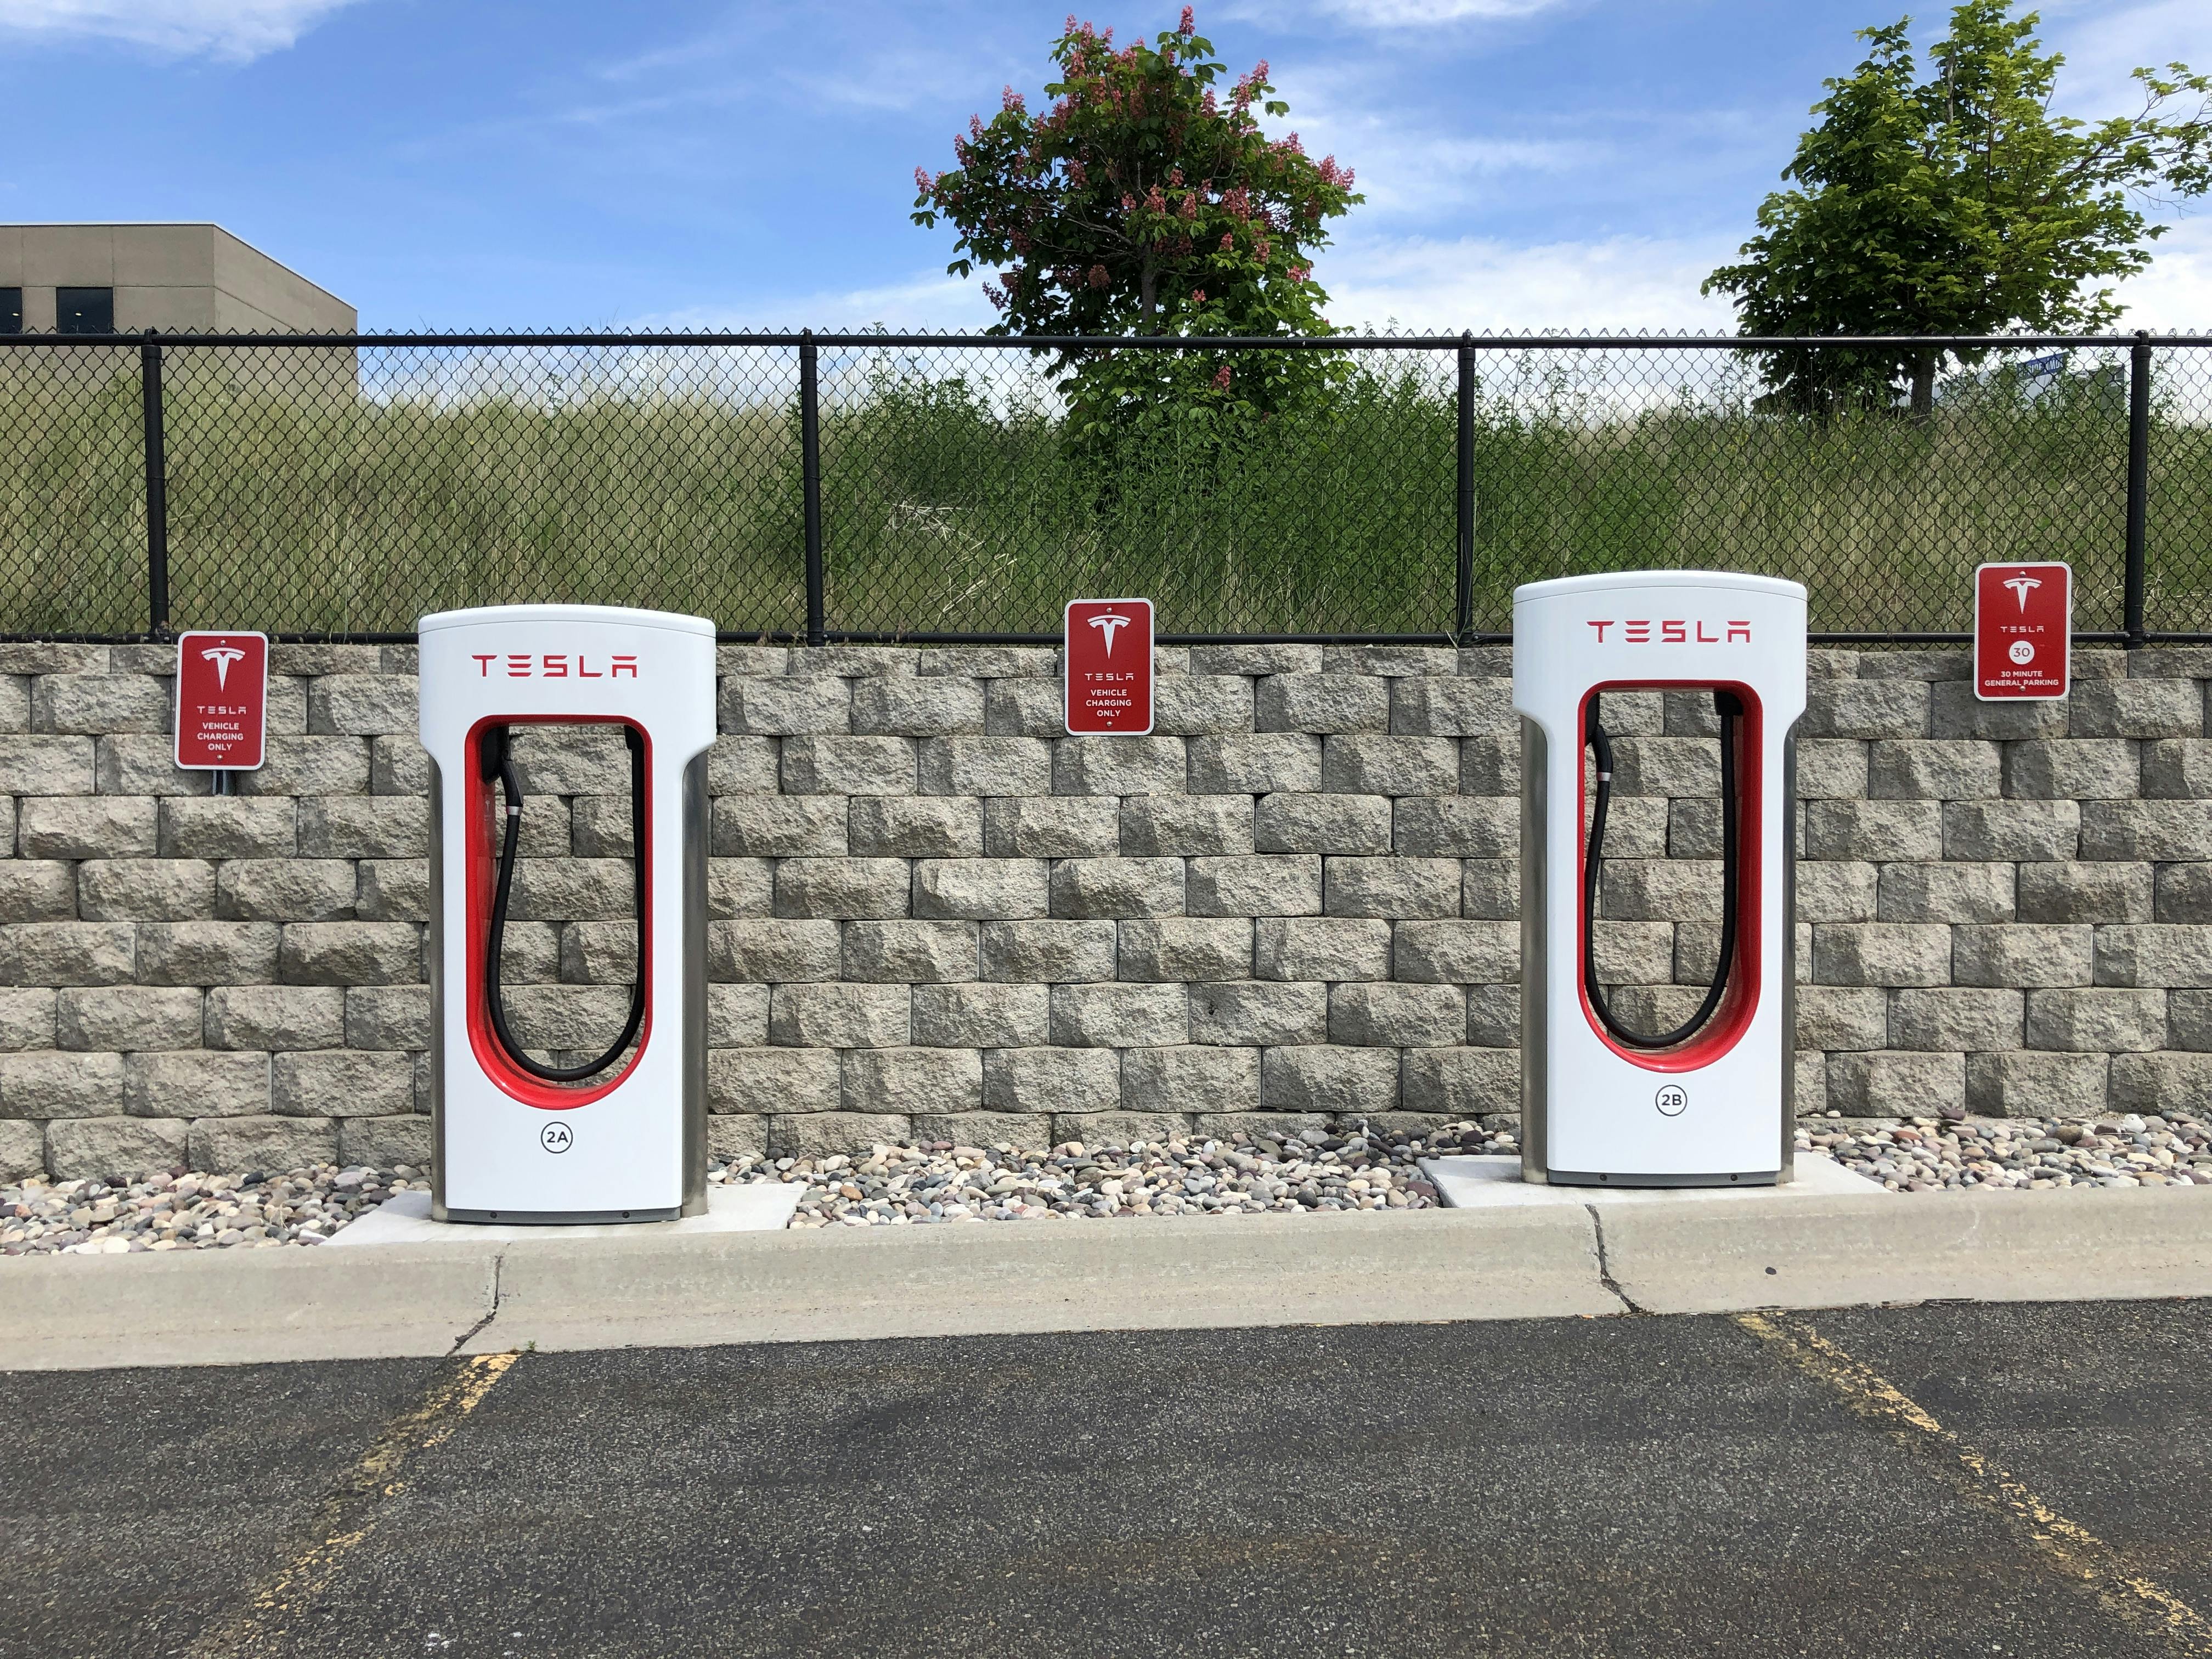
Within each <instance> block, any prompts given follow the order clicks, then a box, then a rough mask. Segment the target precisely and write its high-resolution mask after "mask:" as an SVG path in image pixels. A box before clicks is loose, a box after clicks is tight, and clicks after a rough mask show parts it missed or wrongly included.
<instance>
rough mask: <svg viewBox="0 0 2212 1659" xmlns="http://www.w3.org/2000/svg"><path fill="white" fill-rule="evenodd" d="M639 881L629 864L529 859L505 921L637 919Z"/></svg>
mask: <svg viewBox="0 0 2212 1659" xmlns="http://www.w3.org/2000/svg"><path fill="white" fill-rule="evenodd" d="M362 867H363V869H367V868H368V866H367V864H366V863H364V865H363V866H362ZM426 873H427V872H426ZM636 881H637V878H636V873H635V869H634V868H633V866H631V864H630V861H629V860H628V859H579V858H559V859H525V860H520V863H519V865H518V866H517V868H516V870H515V872H514V884H513V889H512V891H511V894H510V896H509V900H508V910H507V915H508V916H509V918H510V919H512V920H513V921H622V920H624V919H627V918H629V917H630V916H632V915H635V914H636V903H637V887H636ZM358 908H360V904H359V900H358V899H356V909H358Z"/></svg>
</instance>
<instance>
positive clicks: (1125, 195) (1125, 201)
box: [1121, 190, 1137, 213]
mask: <svg viewBox="0 0 2212 1659" xmlns="http://www.w3.org/2000/svg"><path fill="white" fill-rule="evenodd" d="M1136 210H1137V198H1136V197H1133V196H1132V195H1130V194H1129V192H1128V191H1126V190H1125V191H1122V192H1121V211H1122V212H1124V213H1134V212H1135V211H1136Z"/></svg>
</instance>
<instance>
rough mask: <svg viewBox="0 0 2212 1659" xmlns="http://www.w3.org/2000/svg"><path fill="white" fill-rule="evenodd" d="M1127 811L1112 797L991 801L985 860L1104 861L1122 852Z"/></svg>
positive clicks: (1156, 799)
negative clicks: (1122, 818) (1117, 851)
mask: <svg viewBox="0 0 2212 1659" xmlns="http://www.w3.org/2000/svg"><path fill="white" fill-rule="evenodd" d="M1182 799H1185V798H1184V797H1182V796H1170V795H1145V796H1138V797H1135V798H1133V799H1132V800H1131V801H1130V802H1129V803H1128V804H1129V805H1155V804H1158V803H1161V802H1168V801H1174V802H1180V801H1182ZM1122 805H1123V803H1121V801H1119V800H1116V799H1113V798H1112V797H1111V796H1099V797H1096V798H1093V797H1090V796H1083V795H1016V796H1011V797H1008V798H1006V799H998V800H987V801H985V802H984V803H983V848H982V850H983V854H984V855H985V856H986V857H987V858H994V859H1073V858H1103V857H1105V856H1106V855H1108V854H1111V853H1113V852H1115V850H1116V849H1117V848H1120V847H1121V814H1122ZM1127 850H1129V851H1131V852H1137V851H1140V850H1151V849H1140V848H1129V849H1127Z"/></svg>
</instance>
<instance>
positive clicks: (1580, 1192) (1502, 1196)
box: [340, 1155, 1897, 1237]
mask: <svg viewBox="0 0 2212 1659" xmlns="http://www.w3.org/2000/svg"><path fill="white" fill-rule="evenodd" d="M1421 1172H1422V1173H1423V1174H1424V1175H1425V1176H1428V1178H1429V1179H1430V1180H1431V1181H1432V1182H1435V1183H1436V1188H1437V1194H1438V1195H1439V1196H1440V1197H1442V1198H1443V1201H1444V1203H1445V1204H1446V1205H1447V1206H1449V1207H1450V1208H1452V1209H1455V1210H1478V1209H1496V1208H1499V1207H1510V1206H1538V1207H1541V1206H1547V1205H1562V1204H1565V1205H1572V1206H1577V1207H1580V1206H1583V1205H1585V1204H1601V1205H1604V1206H1607V1208H1610V1207H1611V1206H1613V1205H1615V1204H1662V1205H1674V1204H1710V1203H1715V1202H1719V1203H1738V1202H1741V1201H1742V1200H1746V1199H1765V1200H1769V1201H1774V1200H1790V1199H1799V1198H1854V1197H1856V1198H1894V1197H1896V1196H1897V1194H1894V1193H1893V1192H1891V1191H1890V1190H1889V1188H1887V1187H1885V1186H1883V1185H1882V1184H1881V1182H1878V1181H1869V1180H1868V1179H1867V1178H1866V1176H1863V1175H1860V1174H1858V1173H1857V1171H1856V1170H1849V1169H1846V1168H1845V1167H1844V1165H1842V1164H1838V1163H1837V1162H1836V1160H1835V1159H1833V1158H1814V1157H1810V1156H1808V1157H1802V1158H1799V1159H1798V1160H1797V1163H1796V1179H1795V1180H1793V1181H1791V1182H1789V1183H1788V1184H1787V1185H1786V1186H1781V1187H1668V1188H1660V1187H1553V1186H1547V1185H1546V1184H1544V1183H1542V1182H1526V1181H1523V1180H1522V1179H1521V1160H1520V1159H1519V1158H1500V1157H1497V1156H1494V1155H1492V1156H1486V1157H1465V1158H1423V1159H1422V1160H1421ZM356 1225H357V1224H356ZM340 1237H343V1234H341V1235H340Z"/></svg>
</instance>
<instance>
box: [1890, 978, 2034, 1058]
mask: <svg viewBox="0 0 2212 1659" xmlns="http://www.w3.org/2000/svg"><path fill="white" fill-rule="evenodd" d="M2022 996H2023V994H2022V993H2021V992H2019V991H2015V990H2009V989H2005V988H2002V987H1970V986H1944V987H1937V988H1934V989H1924V990H1923V989H1910V990H1900V991H1897V992H1894V993H1893V994H1892V995H1891V1000H1890V1010H1889V1035H1890V1041H1889V1043H1888V1045H1887V1046H1889V1047H1891V1048H1915V1049H1931V1050H1936V1051H1939V1052H1942V1053H1947V1054H1955V1053H1960V1052H1962V1051H1965V1050H1967V1049H1977V1048H2019V1047H2020V1046H2021V1003H2022ZM1864 1046H1866V1047H1869V1048H1881V1047H1882V1046H1884V1045H1882V1044H1881V1043H1869V1044H1867V1045H1864Z"/></svg>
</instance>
